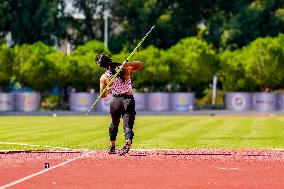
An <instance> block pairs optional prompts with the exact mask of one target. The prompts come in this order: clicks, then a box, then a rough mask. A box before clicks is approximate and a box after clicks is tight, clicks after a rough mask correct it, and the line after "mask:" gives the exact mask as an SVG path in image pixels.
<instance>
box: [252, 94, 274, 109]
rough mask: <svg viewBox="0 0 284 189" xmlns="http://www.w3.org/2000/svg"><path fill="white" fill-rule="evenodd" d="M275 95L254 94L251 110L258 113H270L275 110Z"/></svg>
mask: <svg viewBox="0 0 284 189" xmlns="http://www.w3.org/2000/svg"><path fill="white" fill-rule="evenodd" d="M277 102H278V101H277V94H275V93H254V94H253V109H254V110H258V111H272V110H276V109H277Z"/></svg>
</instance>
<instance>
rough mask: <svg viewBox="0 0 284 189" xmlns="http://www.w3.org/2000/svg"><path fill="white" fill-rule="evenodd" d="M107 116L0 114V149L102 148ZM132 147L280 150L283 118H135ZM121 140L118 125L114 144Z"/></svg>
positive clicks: (104, 146)
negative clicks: (1, 115) (0, 115)
mask: <svg viewBox="0 0 284 189" xmlns="http://www.w3.org/2000/svg"><path fill="white" fill-rule="evenodd" d="M109 122H110V117H109V116H88V117H79V116H66V117H44V116H43V117H40V116H36V117H29V116H28V117H24V116H18V117H11V116H7V117H0V150H30V149H32V150H41V149H46V148H44V147H30V146H19V145H14V144H9V145H8V144H3V142H21V143H27V144H37V145H48V146H60V147H67V148H76V149H78V148H79V149H105V148H106V147H107V146H108V125H109ZM134 132H135V138H134V145H133V148H145V149H191V148H222V149H251V148H258V149H264V148H271V149H273V148H284V117H283V116H282V117H281V116H274V117H238V116H236V117H234V116H224V117H213V116H137V118H136V124H135V128H134ZM123 140H124V135H123V127H122V125H120V128H119V135H118V140H117V142H118V145H122V144H123Z"/></svg>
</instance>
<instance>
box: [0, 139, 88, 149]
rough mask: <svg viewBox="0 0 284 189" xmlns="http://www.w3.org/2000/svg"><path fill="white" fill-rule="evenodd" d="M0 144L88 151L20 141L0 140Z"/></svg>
mask: <svg viewBox="0 0 284 189" xmlns="http://www.w3.org/2000/svg"><path fill="white" fill-rule="evenodd" d="M0 144H7V145H19V146H30V147H44V148H54V149H60V150H70V151H90V150H86V149H72V148H66V147H60V146H46V145H39V144H27V143H22V142H1V141H0Z"/></svg>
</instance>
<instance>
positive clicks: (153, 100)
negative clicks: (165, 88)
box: [147, 92, 170, 111]
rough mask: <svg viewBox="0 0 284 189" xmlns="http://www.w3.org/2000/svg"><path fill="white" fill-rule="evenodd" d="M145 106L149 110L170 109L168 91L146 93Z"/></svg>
mask: <svg viewBox="0 0 284 189" xmlns="http://www.w3.org/2000/svg"><path fill="white" fill-rule="evenodd" d="M147 107H148V110H151V111H166V110H169V109H170V94H169V93H163V92H160V93H148V94H147Z"/></svg>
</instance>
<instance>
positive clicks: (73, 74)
mask: <svg viewBox="0 0 284 189" xmlns="http://www.w3.org/2000/svg"><path fill="white" fill-rule="evenodd" d="M104 51H105V52H106V53H109V51H108V50H105V49H104V44H103V43H102V42H100V41H97V40H93V41H89V42H88V43H86V44H85V45H82V46H79V47H78V48H77V49H76V50H75V51H74V52H73V53H72V54H71V56H70V57H69V61H70V64H69V66H68V71H69V73H68V75H69V77H68V80H69V82H70V83H69V84H70V85H71V86H73V87H75V88H76V90H77V91H84V92H85V91H87V90H88V89H90V88H94V89H95V90H96V91H99V79H100V77H101V75H102V73H103V71H104V70H103V69H102V68H100V67H99V66H98V65H97V64H96V62H95V57H96V56H97V54H98V53H101V52H104Z"/></svg>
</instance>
